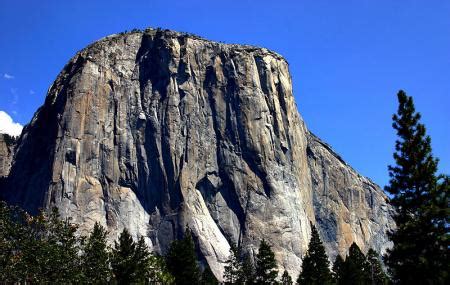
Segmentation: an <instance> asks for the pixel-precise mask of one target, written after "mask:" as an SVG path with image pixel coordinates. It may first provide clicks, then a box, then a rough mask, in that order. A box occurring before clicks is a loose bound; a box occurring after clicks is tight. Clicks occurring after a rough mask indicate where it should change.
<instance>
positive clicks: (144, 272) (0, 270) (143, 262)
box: [0, 202, 174, 284]
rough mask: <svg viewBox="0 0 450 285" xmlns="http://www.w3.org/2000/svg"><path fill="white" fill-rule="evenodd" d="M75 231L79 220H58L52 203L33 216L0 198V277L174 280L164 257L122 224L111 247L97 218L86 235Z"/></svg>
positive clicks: (39, 280)
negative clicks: (112, 247) (47, 210)
mask: <svg viewBox="0 0 450 285" xmlns="http://www.w3.org/2000/svg"><path fill="white" fill-rule="evenodd" d="M76 232H77V226H76V225H73V224H71V223H70V221H69V220H67V219H66V220H61V219H60V217H59V215H58V212H57V210H56V209H53V211H52V212H51V213H50V214H46V213H44V212H41V213H40V214H39V215H37V216H35V217H33V216H30V215H28V214H27V213H25V212H24V211H22V210H21V209H19V208H16V207H10V206H8V205H7V204H6V203H4V202H0V283H2V284H3V283H6V284H12V283H39V284H40V283H43V284H46V283H49V284H50V283H51V284H80V283H81V284H106V283H111V282H112V283H118V284H129V283H140V284H142V283H148V282H153V283H162V284H172V283H173V282H174V278H173V276H171V275H170V273H168V271H167V269H166V266H165V263H164V259H163V258H161V257H159V256H155V255H152V254H151V253H150V251H149V250H148V248H147V246H146V244H145V242H144V239H143V238H142V237H141V238H140V239H139V240H138V241H137V242H134V241H133V239H132V238H131V236H130V234H129V233H128V232H127V231H126V230H124V232H122V234H121V235H120V237H119V241H118V242H116V243H115V247H114V249H113V250H112V253H110V252H109V250H108V247H107V245H106V234H107V233H106V230H105V229H104V228H102V227H101V226H100V225H99V224H95V226H94V228H93V230H92V232H91V233H90V235H89V236H88V237H87V238H85V237H81V236H77V235H76ZM111 268H112V269H113V271H114V277H115V278H116V280H114V279H112V278H113V277H112V276H111Z"/></svg>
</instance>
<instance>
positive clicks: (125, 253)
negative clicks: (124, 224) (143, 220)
mask: <svg viewBox="0 0 450 285" xmlns="http://www.w3.org/2000/svg"><path fill="white" fill-rule="evenodd" d="M155 265H157V262H155V260H154V258H153V257H152V255H151V253H150V251H149V250H148V247H147V245H146V244H145V241H144V238H143V237H140V238H139V240H138V241H137V242H135V241H134V240H133V238H132V237H131V235H130V233H129V232H128V230H127V229H124V230H123V231H122V233H121V234H120V236H119V241H118V242H115V245H114V248H113V250H112V257H111V267H112V271H113V273H114V276H115V279H116V281H117V283H118V284H130V283H143V282H147V281H149V280H150V279H151V278H154V279H158V278H161V275H162V276H164V274H163V272H161V270H160V269H159V268H157V270H155Z"/></svg>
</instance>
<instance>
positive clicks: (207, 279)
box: [201, 266, 219, 285]
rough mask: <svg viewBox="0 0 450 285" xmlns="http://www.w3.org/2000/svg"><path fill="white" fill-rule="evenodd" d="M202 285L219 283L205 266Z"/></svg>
mask: <svg viewBox="0 0 450 285" xmlns="http://www.w3.org/2000/svg"><path fill="white" fill-rule="evenodd" d="M201 284H203V285H218V284H219V281H217V278H216V276H214V274H213V273H212V271H211V268H209V266H206V268H205V270H203V273H202V283H201Z"/></svg>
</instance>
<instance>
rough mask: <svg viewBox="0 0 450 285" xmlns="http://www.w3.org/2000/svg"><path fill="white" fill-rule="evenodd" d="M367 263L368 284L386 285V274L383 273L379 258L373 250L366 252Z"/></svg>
mask: <svg viewBox="0 0 450 285" xmlns="http://www.w3.org/2000/svg"><path fill="white" fill-rule="evenodd" d="M367 261H368V263H369V268H370V271H369V276H370V283H369V284H371V285H386V284H388V278H387V276H386V273H384V271H383V267H382V265H381V262H380V256H379V255H378V253H377V252H376V251H375V250H373V249H369V251H368V252H367Z"/></svg>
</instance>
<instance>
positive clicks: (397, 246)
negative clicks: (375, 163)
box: [385, 91, 450, 284]
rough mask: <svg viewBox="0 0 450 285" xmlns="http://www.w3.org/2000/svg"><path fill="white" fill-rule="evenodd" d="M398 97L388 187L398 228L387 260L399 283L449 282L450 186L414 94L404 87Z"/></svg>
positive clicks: (392, 238)
mask: <svg viewBox="0 0 450 285" xmlns="http://www.w3.org/2000/svg"><path fill="white" fill-rule="evenodd" d="M397 97H398V102H399V106H398V111H397V114H394V115H393V121H394V122H393V125H392V126H393V128H394V129H395V130H396V132H397V136H398V139H397V141H396V142H395V153H394V159H395V165H391V166H389V176H390V181H389V185H388V186H386V188H385V190H386V191H387V192H389V194H391V195H392V199H391V204H392V205H393V206H394V207H395V209H396V214H395V216H394V220H395V222H396V224H397V229H396V230H395V231H394V232H392V233H390V234H389V237H390V239H391V240H392V242H393V243H394V246H393V248H392V249H390V250H388V252H387V255H386V264H387V265H388V267H389V270H390V273H391V275H392V278H393V281H394V282H396V283H399V284H445V283H447V284H448V282H449V275H448V268H449V264H450V260H449V246H450V244H449V227H448V224H449V223H448V222H449V220H448V219H449V215H448V214H449V212H448V208H449V191H448V187H447V188H446V187H445V186H444V187H442V184H440V183H438V179H437V177H436V171H437V167H438V160H437V159H436V158H434V157H433V155H432V151H431V139H430V137H429V136H428V135H426V130H425V126H424V125H423V124H421V123H420V119H421V116H420V114H419V113H417V112H416V110H415V107H414V103H413V99H412V97H410V96H407V95H406V93H405V92H404V91H399V92H398V94H397ZM444 181H445V179H444ZM444 185H445V184H444Z"/></svg>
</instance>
